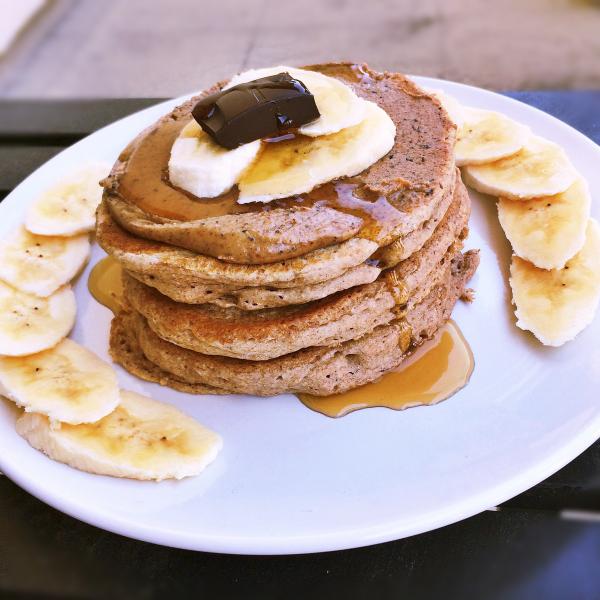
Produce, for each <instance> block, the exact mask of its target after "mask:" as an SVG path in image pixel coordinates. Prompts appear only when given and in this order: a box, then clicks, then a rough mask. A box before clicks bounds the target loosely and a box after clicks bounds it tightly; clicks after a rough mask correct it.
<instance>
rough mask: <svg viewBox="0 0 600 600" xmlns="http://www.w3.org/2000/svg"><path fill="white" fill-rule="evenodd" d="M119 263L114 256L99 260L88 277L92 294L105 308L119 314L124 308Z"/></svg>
mask: <svg viewBox="0 0 600 600" xmlns="http://www.w3.org/2000/svg"><path fill="white" fill-rule="evenodd" d="M121 274H122V269H121V265H120V264H119V261H117V260H116V259H115V258H113V257H112V256H107V257H105V258H103V259H101V260H99V261H98V262H97V263H96V264H95V265H94V268H93V269H92V270H91V272H90V276H89V277H88V289H89V291H90V294H92V296H93V297H94V298H95V299H96V300H97V301H98V302H99V303H100V304H102V305H103V306H106V308H108V309H110V310H112V312H113V313H114V314H117V313H118V312H119V311H120V310H121V307H122V298H123V282H122V280H121Z"/></svg>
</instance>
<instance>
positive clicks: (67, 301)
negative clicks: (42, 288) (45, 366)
mask: <svg viewBox="0 0 600 600" xmlns="http://www.w3.org/2000/svg"><path fill="white" fill-rule="evenodd" d="M76 311H77V307H76V304H75V294H73V290H72V289H71V287H70V286H68V285H65V286H63V287H61V288H60V289H58V290H57V291H56V292H54V293H53V294H51V295H50V296H48V297H47V298H39V297H37V296H32V295H31V294H26V293H24V292H20V291H19V290H16V289H15V288H13V287H12V286H10V285H8V284H6V283H4V282H2V281H0V355H1V354H4V355H6V356H24V355H25V354H34V353H35V352H40V351H42V350H46V349H48V348H51V347H52V346H54V345H56V344H57V343H58V342H60V340H61V339H62V338H64V337H66V336H67V335H68V334H69V331H71V329H72V327H73V325H74V324H75V313H76Z"/></svg>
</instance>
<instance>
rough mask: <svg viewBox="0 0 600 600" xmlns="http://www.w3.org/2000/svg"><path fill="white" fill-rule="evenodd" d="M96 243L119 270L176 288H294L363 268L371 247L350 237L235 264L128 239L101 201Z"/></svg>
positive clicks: (148, 242)
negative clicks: (274, 258)
mask: <svg viewBox="0 0 600 600" xmlns="http://www.w3.org/2000/svg"><path fill="white" fill-rule="evenodd" d="M96 240H97V241H98V244H99V245H100V246H101V247H102V248H103V249H104V250H105V251H106V252H107V253H108V254H110V255H112V256H114V257H115V258H116V259H117V260H118V261H119V262H120V263H121V264H122V265H123V267H124V268H125V269H127V270H128V271H134V272H135V273H140V274H142V275H147V276H148V277H157V278H160V279H163V280H168V281H170V282H172V283H173V284H174V285H178V286H182V287H185V286H194V285H222V286H229V287H231V288H234V289H235V288H240V287H247V286H265V285H269V286H275V287H296V286H299V285H311V284H314V283H320V282H322V281H327V280H329V279H333V278H335V277H339V276H340V275H342V274H343V273H345V272H346V271H347V270H348V269H351V268H353V267H356V266H358V265H360V264H362V263H364V262H365V261H366V260H367V259H368V258H369V257H370V256H371V255H372V254H373V252H375V250H377V244H375V242H372V241H370V240H366V239H363V238H352V239H350V240H348V241H346V242H344V243H343V244H337V245H335V246H331V247H328V248H322V249H319V250H315V251H313V252H309V253H308V254H305V255H304V256H300V257H297V258H292V259H289V260H284V261H280V262H277V263H270V264H266V265H240V264H235V263H228V262H225V261H222V260H219V259H216V258H213V257H211V256H203V255H202V254H196V253H194V252H191V251H189V250H183V249H181V248H176V247H175V246H170V245H168V244H164V243H161V242H155V241H151V240H146V239H144V238H142V237H138V236H134V235H131V234H130V233H128V232H127V231H125V230H124V229H123V228H122V227H120V226H119V225H118V224H117V223H116V222H115V221H114V219H113V218H112V216H111V214H110V212H109V210H108V207H107V205H106V204H105V203H104V202H103V203H102V204H100V206H99V207H98V212H97V214H96Z"/></svg>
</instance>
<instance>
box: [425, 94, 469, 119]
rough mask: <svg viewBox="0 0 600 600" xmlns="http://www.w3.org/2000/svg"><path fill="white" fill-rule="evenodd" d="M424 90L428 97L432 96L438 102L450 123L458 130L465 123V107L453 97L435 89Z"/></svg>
mask: <svg viewBox="0 0 600 600" xmlns="http://www.w3.org/2000/svg"><path fill="white" fill-rule="evenodd" d="M424 89H425V91H426V92H427V93H428V94H429V95H430V96H434V97H435V98H437V99H438V100H439V102H440V104H441V105H442V106H443V107H444V110H445V111H446V112H447V113H448V116H449V117H450V119H451V120H452V122H453V123H454V124H455V125H456V128H457V129H460V128H461V127H462V126H463V124H464V122H465V107H464V106H463V105H462V104H461V103H460V102H459V101H458V100H457V99H456V98H455V97H454V96H451V95H450V94H447V93H446V92H444V91H443V90H438V89H435V88H424Z"/></svg>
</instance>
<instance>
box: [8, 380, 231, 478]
mask: <svg viewBox="0 0 600 600" xmlns="http://www.w3.org/2000/svg"><path fill="white" fill-rule="evenodd" d="M16 429H17V433H19V434H20V435H22V436H23V437H24V438H25V439H26V440H27V441H28V442H29V443H30V444H31V445H32V446H33V447H34V448H36V449H37V450H41V451H42V452H44V453H45V454H47V455H48V456H49V457H50V458H52V459H54V460H57V461H59V462H63V463H66V464H68V465H70V466H72V467H75V468H76V469H80V470H82V471H87V472H88V473H98V474H100V475H113V476H115V477H129V478H131V479H154V480H157V481H160V480H163V479H182V478H183V477H189V476H190V475H197V474H198V473H200V471H202V470H203V469H204V468H205V467H206V466H207V465H208V464H209V463H211V462H212V461H213V460H214V459H215V457H216V456H217V454H218V452H219V450H220V449H221V447H222V441H221V438H220V437H219V436H218V435H217V434H216V433H214V432H212V431H210V430H209V429H207V428H205V427H203V426H202V425H200V423H198V422H197V421H195V420H194V419H192V418H191V417H188V416H187V415H185V414H184V413H182V412H181V411H179V410H177V409H176V408H175V407H173V406H170V405H169V404H163V403H162V402H157V401H156V400H151V399H150V398H146V397H144V396H140V395H139V394H135V393H133V392H126V391H121V403H120V404H119V406H117V408H116V409H115V410H114V411H113V412H112V413H111V414H109V415H107V416H106V417H104V418H103V419H101V420H100V421H98V422H97V423H90V424H81V425H69V424H66V423H59V424H56V425H54V426H53V425H52V423H51V422H50V421H49V419H48V418H47V417H45V416H43V415H39V414H34V413H25V414H24V415H22V416H21V417H20V418H19V419H18V420H17V423H16Z"/></svg>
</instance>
